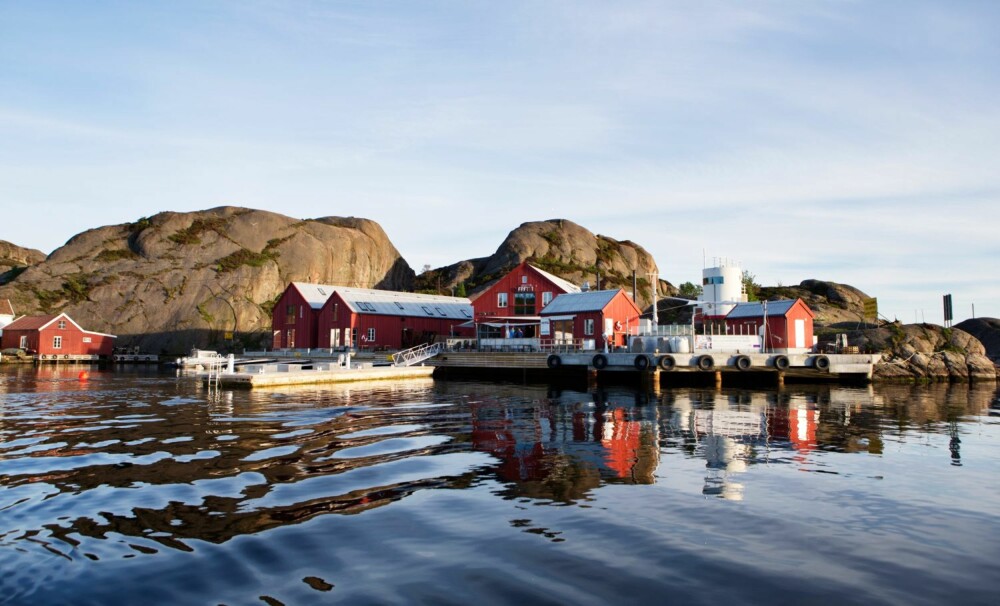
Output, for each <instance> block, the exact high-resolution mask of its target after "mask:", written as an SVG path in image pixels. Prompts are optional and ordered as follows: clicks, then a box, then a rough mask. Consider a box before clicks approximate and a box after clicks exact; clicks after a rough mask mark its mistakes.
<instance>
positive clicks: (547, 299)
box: [542, 290, 552, 307]
mask: <svg viewBox="0 0 1000 606" xmlns="http://www.w3.org/2000/svg"><path fill="white" fill-rule="evenodd" d="M551 302H552V291H551V290H546V291H545V292H543V293H542V307H545V306H546V305H548V304H549V303H551Z"/></svg>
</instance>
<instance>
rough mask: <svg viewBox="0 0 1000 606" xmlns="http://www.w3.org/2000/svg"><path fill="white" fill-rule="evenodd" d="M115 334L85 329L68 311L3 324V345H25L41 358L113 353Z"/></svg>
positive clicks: (3, 346)
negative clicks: (66, 312)
mask: <svg viewBox="0 0 1000 606" xmlns="http://www.w3.org/2000/svg"><path fill="white" fill-rule="evenodd" d="M115 338H116V337H115V336H114V335H106V334H104V333H99V332H92V331H89V330H84V329H83V328H81V327H80V325H79V324H77V323H76V322H74V321H73V319H72V318H70V317H69V316H68V315H66V314H64V313H62V314H59V315H56V316H52V315H49V316H23V317H21V318H18V319H17V320H14V321H13V322H11V323H10V324H8V325H7V326H4V328H3V337H2V338H0V349H23V350H25V351H28V352H30V353H34V354H36V355H37V356H38V357H39V358H41V359H53V360H58V359H63V358H65V359H69V358H70V357H72V356H110V355H111V354H112V352H113V350H114V346H115Z"/></svg>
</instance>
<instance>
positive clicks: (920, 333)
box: [847, 322, 997, 381]
mask: <svg viewBox="0 0 1000 606" xmlns="http://www.w3.org/2000/svg"><path fill="white" fill-rule="evenodd" d="M847 335H848V339H849V342H850V343H851V344H853V345H857V346H859V347H860V348H861V349H862V351H873V352H884V353H883V360H882V362H881V363H879V364H877V365H876V366H875V379H876V380H887V381H898V380H903V381H913V380H916V381H970V380H973V381H979V380H987V381H995V380H996V379H997V367H996V365H995V364H994V363H993V361H992V360H990V359H989V358H988V357H986V348H985V347H983V344H982V343H981V342H980V341H979V339H977V338H976V337H974V336H973V335H971V334H969V333H967V332H965V331H964V330H961V329H958V328H945V327H943V326H938V325H936V324H900V323H897V322H894V323H890V324H886V325H884V326H882V327H881V328H871V329H865V330H859V331H852V332H848V333H847Z"/></svg>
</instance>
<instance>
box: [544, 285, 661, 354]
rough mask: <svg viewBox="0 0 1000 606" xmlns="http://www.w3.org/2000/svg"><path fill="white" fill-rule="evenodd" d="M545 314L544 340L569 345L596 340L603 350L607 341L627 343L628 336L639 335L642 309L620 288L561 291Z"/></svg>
mask: <svg viewBox="0 0 1000 606" xmlns="http://www.w3.org/2000/svg"><path fill="white" fill-rule="evenodd" d="M541 315H542V324H541V332H542V338H543V339H544V338H546V337H551V338H552V339H553V340H554V341H555V342H556V343H567V344H569V343H573V342H574V341H576V340H579V339H583V340H589V339H594V340H595V346H596V348H597V349H603V348H604V347H603V346H604V344H607V345H608V347H611V348H614V347H619V346H624V345H626V344H627V342H628V335H634V334H638V332H639V318H640V316H641V315H642V310H641V309H639V306H638V305H636V304H635V302H634V301H633V300H632V297H630V296H628V294H626V293H625V291H624V290H622V289H620V288H619V289H618V290H594V291H589V292H577V293H566V294H561V295H559V296H558V297H556V298H555V300H553V301H552V303H550V304H549V305H547V306H545V309H543V310H542V314H541ZM546 333H547V334H546Z"/></svg>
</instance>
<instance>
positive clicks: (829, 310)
mask: <svg viewBox="0 0 1000 606" xmlns="http://www.w3.org/2000/svg"><path fill="white" fill-rule="evenodd" d="M757 297H758V298H760V299H762V300H763V299H767V300H772V301H773V300H775V299H795V298H801V299H802V300H803V301H804V302H805V304H806V305H808V306H809V308H810V309H812V311H813V313H814V314H816V318H815V322H816V324H817V325H818V326H820V327H836V326H837V325H841V324H847V325H855V326H856V325H857V324H858V323H860V322H862V321H863V320H862V319H863V317H864V302H865V300H866V299H868V298H869V296H868V295H867V294H865V293H863V292H861V291H860V290H858V289H857V288H854V287H853V286H848V285H846V284H838V283H837V282H828V281H824V280H813V279H811V280H803V281H802V282H801V283H800V284H799V285H798V286H762V287H759V288H758V290H757Z"/></svg>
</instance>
